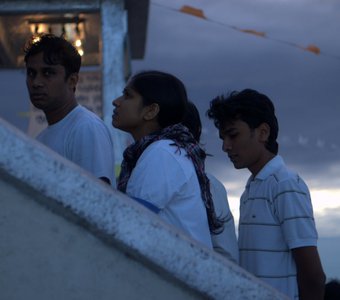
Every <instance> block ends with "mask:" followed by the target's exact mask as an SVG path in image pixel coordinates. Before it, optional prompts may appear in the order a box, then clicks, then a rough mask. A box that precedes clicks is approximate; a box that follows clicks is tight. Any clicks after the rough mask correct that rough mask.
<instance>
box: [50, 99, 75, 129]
mask: <svg viewBox="0 0 340 300" xmlns="http://www.w3.org/2000/svg"><path fill="white" fill-rule="evenodd" d="M77 105H78V103H77V102H76V101H75V100H74V101H72V102H69V103H67V104H66V105H64V106H62V107H58V108H57V109H55V110H53V111H44V113H45V116H46V120H47V123H48V125H53V124H55V123H57V122H59V121H61V120H62V119H64V118H65V117H66V116H67V115H68V114H69V113H70V112H71V111H72V110H73V109H74V108H75V107H76V106H77Z"/></svg>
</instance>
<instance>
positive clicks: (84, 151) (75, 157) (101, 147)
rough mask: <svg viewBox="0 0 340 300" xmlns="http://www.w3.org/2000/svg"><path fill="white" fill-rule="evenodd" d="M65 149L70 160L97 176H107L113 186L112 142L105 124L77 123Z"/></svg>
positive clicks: (114, 183) (114, 181)
mask: <svg viewBox="0 0 340 300" xmlns="http://www.w3.org/2000/svg"><path fill="white" fill-rule="evenodd" d="M67 150H68V153H69V157H70V158H71V160H72V161H74V162H75V163H76V164H78V165H80V166H81V167H82V168H84V169H85V170H87V171H89V172H90V173H92V174H93V175H94V176H96V177H97V178H100V177H106V178H108V179H109V180H110V181H111V185H112V186H113V187H115V185H116V180H115V176H114V152H113V143H112V139H111V136H110V132H109V130H108V128H106V127H105V124H102V123H100V122H95V121H94V122H82V123H79V124H77V126H76V127H75V128H74V130H73V131H72V133H71V134H70V137H69V141H68V148H67Z"/></svg>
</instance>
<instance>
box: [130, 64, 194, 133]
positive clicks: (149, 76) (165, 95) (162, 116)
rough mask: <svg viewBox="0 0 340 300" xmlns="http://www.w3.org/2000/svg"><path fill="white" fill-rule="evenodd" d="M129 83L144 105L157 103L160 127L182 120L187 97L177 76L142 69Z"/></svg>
mask: <svg viewBox="0 0 340 300" xmlns="http://www.w3.org/2000/svg"><path fill="white" fill-rule="evenodd" d="M129 85H130V87H131V88H132V89H134V90H135V91H136V92H137V93H139V94H140V95H141V97H142V99H143V104H144V105H150V104H152V103H157V104H158V105H159V114H158V123H159V125H160V126H161V128H165V127H167V126H170V125H173V124H176V123H180V122H181V121H182V119H183V117H184V115H185V112H186V106H187V103H188V99H187V92H186V89H185V86H184V84H183V83H182V81H180V80H179V79H178V78H177V77H175V76H174V75H171V74H168V73H164V72H161V71H153V70H152V71H143V72H140V73H137V74H136V75H134V76H133V77H132V78H131V80H130V82H129Z"/></svg>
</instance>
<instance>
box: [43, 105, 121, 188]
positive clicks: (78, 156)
mask: <svg viewBox="0 0 340 300" xmlns="http://www.w3.org/2000/svg"><path fill="white" fill-rule="evenodd" d="M37 140H38V141H40V142H41V143H43V144H45V145H46V146H48V147H49V148H51V149H52V150H54V151H55V152H57V153H59V154H60V155H62V156H63V157H65V158H67V159H69V160H71V161H73V162H74V163H76V164H77V165H79V166H81V167H82V168H84V169H85V170H87V171H89V172H90V173H92V174H93V175H94V176H96V177H97V178H99V177H106V178H108V179H110V181H111V185H112V186H113V187H116V179H115V174H114V168H115V165H114V152H113V142H112V138H111V134H110V131H109V130H108V128H107V127H106V125H105V124H104V122H103V121H102V120H101V119H100V118H99V117H98V116H97V115H95V114H94V113H92V112H91V111H89V110H88V109H86V108H85V107H83V106H81V105H78V106H76V107H75V108H74V109H73V110H72V111H71V112H70V113H68V114H67V115H66V117H64V118H63V119H62V120H60V121H59V122H57V123H55V124H52V125H50V126H48V127H47V128H46V129H44V130H43V131H42V132H41V133H40V134H39V135H38V136H37Z"/></svg>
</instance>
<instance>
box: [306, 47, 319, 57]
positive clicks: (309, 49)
mask: <svg viewBox="0 0 340 300" xmlns="http://www.w3.org/2000/svg"><path fill="white" fill-rule="evenodd" d="M303 49H304V50H307V51H310V52H313V53H314V54H317V55H319V54H320V52H321V51H320V48H319V47H317V46H315V45H308V46H307V47H306V48H303Z"/></svg>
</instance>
